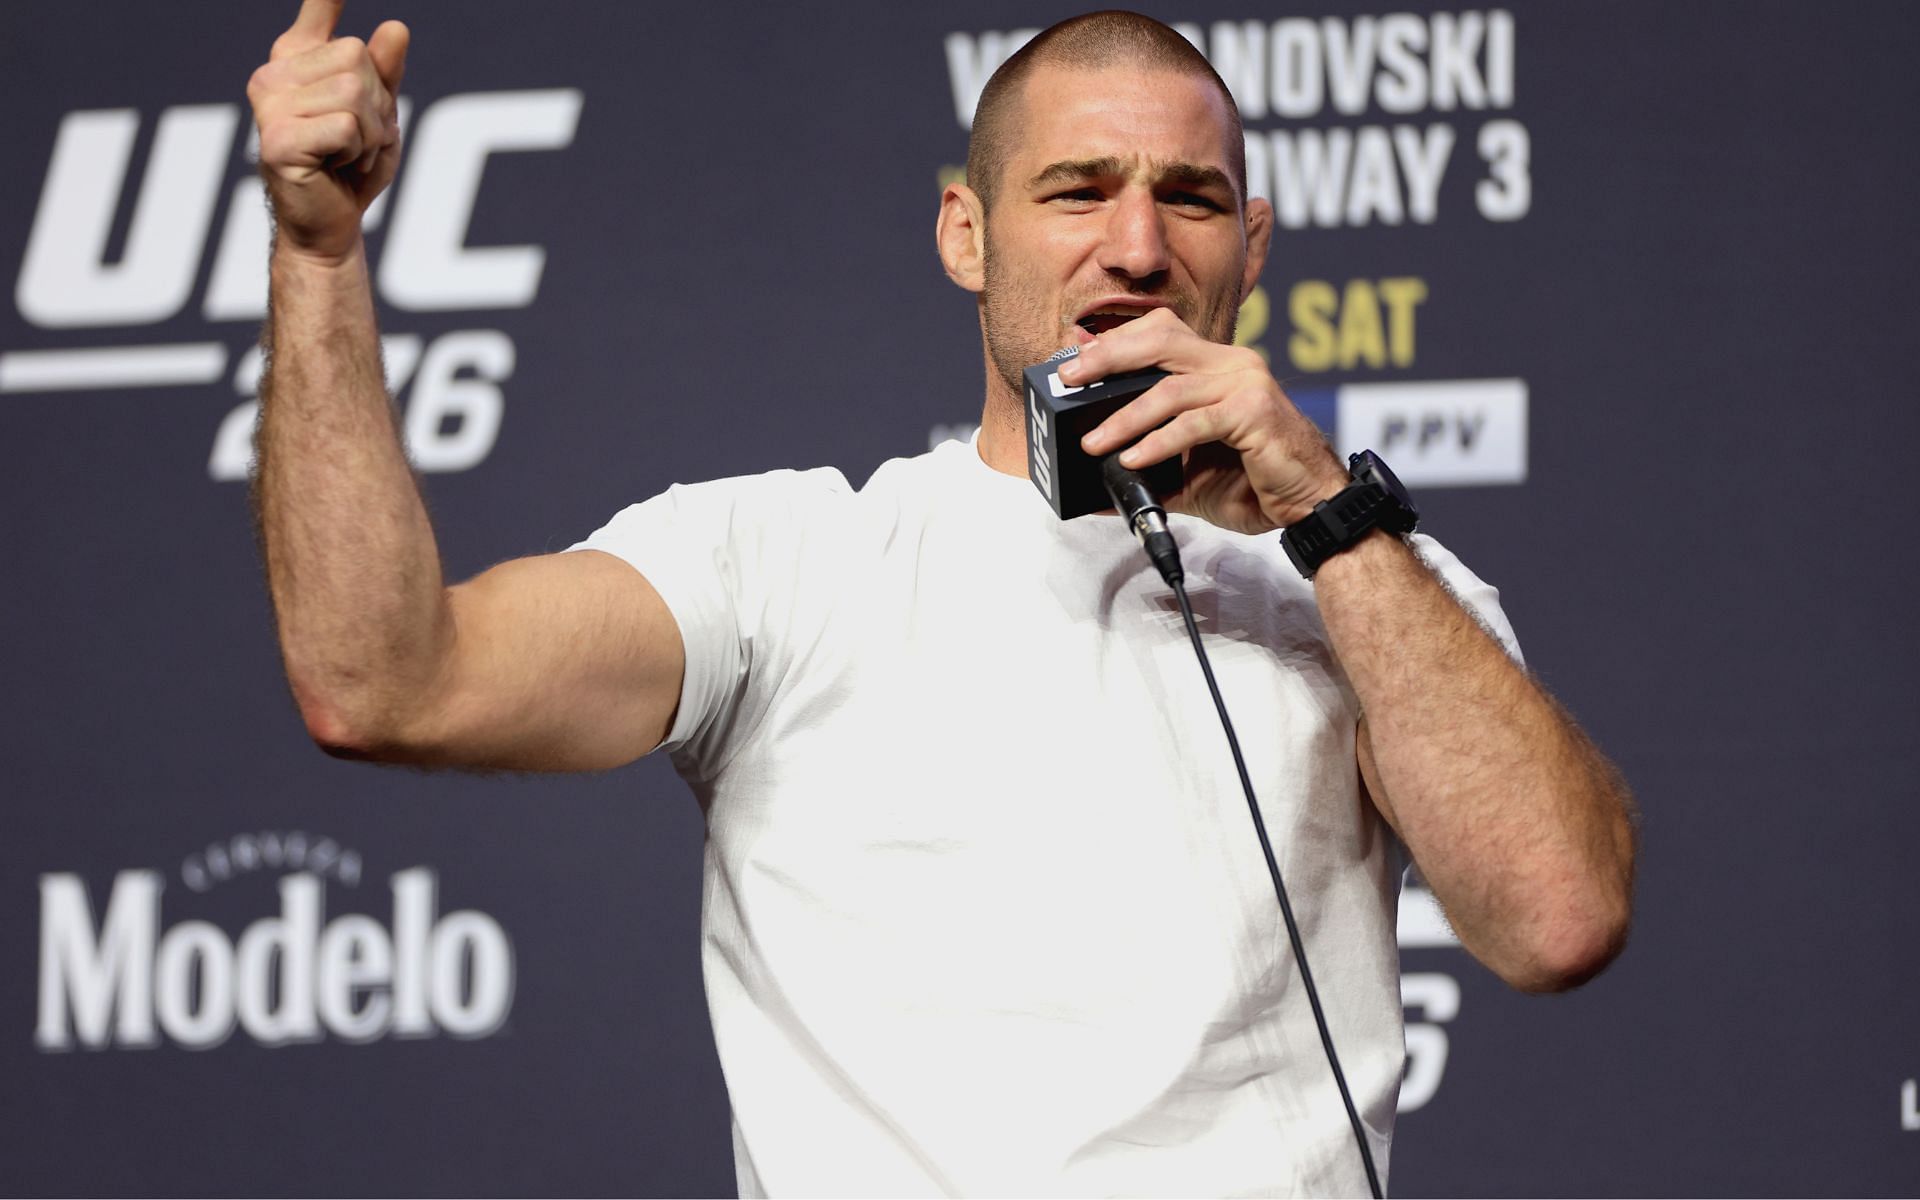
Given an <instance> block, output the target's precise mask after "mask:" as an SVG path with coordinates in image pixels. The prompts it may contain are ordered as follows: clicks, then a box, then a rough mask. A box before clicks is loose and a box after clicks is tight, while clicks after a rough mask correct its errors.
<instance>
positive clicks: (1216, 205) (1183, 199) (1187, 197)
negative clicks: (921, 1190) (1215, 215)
mask: <svg viewBox="0 0 1920 1200" xmlns="http://www.w3.org/2000/svg"><path fill="white" fill-rule="evenodd" d="M1166 202H1167V203H1168V204H1172V205H1175V206H1176V207H1179V208H1202V209H1206V210H1207V211H1208V212H1225V211H1227V210H1226V207H1225V206H1224V205H1222V204H1221V203H1220V202H1219V201H1217V200H1214V199H1213V198H1211V197H1209V196H1202V195H1201V194H1200V193H1198V192H1169V193H1167V196H1166Z"/></svg>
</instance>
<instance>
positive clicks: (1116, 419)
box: [1060, 308, 1347, 533]
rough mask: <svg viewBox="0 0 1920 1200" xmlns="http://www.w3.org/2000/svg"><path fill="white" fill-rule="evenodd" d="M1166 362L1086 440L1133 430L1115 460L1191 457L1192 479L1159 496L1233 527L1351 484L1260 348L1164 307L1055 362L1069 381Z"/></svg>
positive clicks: (1122, 438)
mask: <svg viewBox="0 0 1920 1200" xmlns="http://www.w3.org/2000/svg"><path fill="white" fill-rule="evenodd" d="M1140 367H1160V368H1163V369H1164V370H1168V371H1171V372H1173V374H1172V375H1170V376H1169V377H1167V378H1166V379H1163V380H1161V381H1160V382H1159V383H1157V384H1155V385H1154V386H1153V387H1151V388H1149V389H1148V390H1147V391H1146V392H1145V393H1144V394H1142V395H1141V396H1139V397H1136V398H1135V399H1134V400H1133V401H1132V402H1130V403H1129V404H1127V405H1126V406H1125V407H1123V408H1121V409H1120V410H1119V411H1118V412H1116V413H1114V414H1113V415H1112V416H1110V417H1108V418H1107V419H1106V420H1105V421H1103V422H1102V423H1101V424H1100V426H1099V427H1098V428H1097V429H1095V430H1093V431H1092V432H1091V433H1089V434H1087V436H1086V437H1084V438H1082V439H1081V443H1080V444H1081V446H1082V448H1083V449H1085V450H1086V451H1087V452H1088V453H1090V454H1106V453H1108V452H1110V451H1111V450H1113V448H1114V447H1116V446H1125V445H1127V443H1129V442H1132V441H1133V440H1134V439H1135V438H1138V439H1140V440H1139V444H1138V445H1136V446H1134V447H1133V448H1132V449H1130V450H1128V451H1127V452H1126V453H1125V454H1122V455H1121V456H1120V462H1121V465H1122V466H1127V467H1134V468H1141V467H1148V466H1152V465H1153V464H1154V463H1157V462H1160V461H1161V460H1163V459H1167V458H1172V457H1173V456H1174V455H1176V454H1185V455H1186V456H1187V482H1186V485H1185V486H1184V487H1182V488H1181V489H1180V491H1178V492H1176V493H1175V494H1174V495H1172V496H1163V497H1161V499H1162V500H1163V501H1165V502H1166V505H1167V508H1168V510H1169V511H1174V512H1184V513H1189V514H1191V515H1193V516H1196V517H1200V518H1202V519H1203V520H1207V521H1210V522H1212V523H1213V524H1215V525H1219V526H1221V527H1223V528H1226V529H1232V530H1235V531H1237V532H1240V533H1264V532H1266V531H1267V530H1269V529H1274V528H1276V527H1279V526H1284V525H1291V524H1293V523H1294V522H1295V521H1297V520H1299V519H1300V518H1301V517H1303V516H1305V515H1306V514H1307V513H1309V512H1311V511H1313V506H1314V504H1315V503H1317V502H1318V501H1321V500H1325V499H1326V498H1327V497H1329V496H1331V495H1333V494H1334V493H1335V492H1338V491H1339V490H1340V489H1341V488H1343V487H1345V486H1346V484H1347V472H1346V468H1345V467H1343V466H1342V465H1341V463H1340V460H1339V459H1338V458H1337V457H1336V456H1335V455H1334V453H1333V449H1332V448H1331V447H1330V446H1328V445H1327V440H1326V438H1325V437H1323V436H1322V435H1321V433H1320V431H1319V430H1318V429H1316V428H1314V425H1313V422H1311V421H1309V420H1307V418H1306V417H1304V416H1302V415H1301V414H1300V410H1299V409H1297V408H1295V407H1294V406H1293V402H1292V401H1291V400H1288V399H1287V397H1286V393H1284V392H1282V391H1281V390H1280V384H1279V383H1278V382H1276V381H1275V380H1274V378H1273V375H1272V373H1271V372H1269V371H1268V370H1267V364H1266V362H1265V361H1264V360H1262V359H1261V357H1260V356H1259V355H1258V354H1256V353H1254V352H1253V351H1252V350H1248V349H1246V348H1244V347H1237V346H1223V345H1220V344H1219V343H1217V342H1210V341H1208V340H1207V339H1205V338H1203V337H1201V336H1200V335H1199V334H1197V333H1195V332H1193V330H1191V329H1189V328H1188V327H1187V326H1186V325H1185V324H1183V323H1182V322H1181V320H1180V318H1179V317H1176V316H1175V315H1174V313H1173V310H1172V309H1170V308H1161V309H1155V310H1154V311H1152V312H1150V313H1148V314H1147V315H1146V316H1143V317H1141V318H1139V319H1138V320H1134V321H1129V322H1127V323H1126V324H1124V325H1121V326H1119V327H1118V328H1116V329H1110V330H1108V331H1107V332H1105V333H1103V334H1101V335H1100V336H1099V337H1097V338H1095V339H1094V340H1093V341H1091V342H1089V343H1087V344H1086V345H1084V346H1082V347H1080V354H1079V356H1078V357H1076V358H1071V359H1068V360H1067V361H1066V362H1064V363H1062V364H1061V365H1060V378H1061V380H1062V381H1063V382H1065V383H1084V382H1086V381H1088V380H1092V379H1101V378H1104V377H1106V376H1108V375H1111V374H1114V373H1116V372H1119V371H1131V370H1136V369H1138V368H1140Z"/></svg>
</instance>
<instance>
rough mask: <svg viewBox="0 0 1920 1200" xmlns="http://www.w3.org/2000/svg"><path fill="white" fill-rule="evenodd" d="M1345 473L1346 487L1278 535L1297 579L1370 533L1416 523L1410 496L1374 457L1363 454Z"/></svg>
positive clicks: (1310, 574)
mask: <svg viewBox="0 0 1920 1200" xmlns="http://www.w3.org/2000/svg"><path fill="white" fill-rule="evenodd" d="M1347 473H1348V475H1349V476H1351V477H1352V479H1353V482H1352V483H1351V484H1348V485H1347V486H1346V487H1345V488H1342V489H1341V490H1340V492H1339V493H1338V494H1337V495H1334V496H1330V497H1328V498H1327V499H1325V500H1322V501H1321V502H1320V503H1318V504H1316V505H1314V506H1313V511H1312V512H1311V513H1308V514H1307V515H1306V516H1305V517H1302V518H1301V519H1300V520H1298V521H1296V522H1294V523H1293V524H1292V525H1289V526H1287V527H1286V529H1284V530H1282V531H1281V533H1280V544H1281V545H1282V546H1285V547H1286V548H1287V557H1288V558H1290V559H1292V560H1293V565H1294V567H1295V568H1297V569H1298V570H1299V572H1300V577H1301V578H1302V579H1312V578H1313V573H1314V572H1315V571H1318V570H1319V569H1320V564H1321V563H1324V562H1326V561H1327V560H1328V559H1329V558H1332V557H1333V556H1334V555H1336V554H1338V553H1340V552H1341V551H1342V550H1345V549H1346V548H1347V547H1348V546H1351V545H1353V544H1354V543H1355V542H1357V541H1359V540H1360V539H1361V538H1363V537H1365V536H1366V535H1367V534H1368V533H1370V532H1372V531H1373V530H1375V529H1384V530H1386V531H1387V532H1388V533H1412V532H1413V530H1414V526H1416V525H1418V524H1419V523H1420V514H1419V513H1418V512H1416V511H1415V510H1414V507H1413V498H1412V497H1411V496H1409V495H1407V489H1406V488H1404V487H1402V486H1401V485H1400V480H1399V479H1397V478H1395V477H1394V474H1393V472H1392V471H1391V470H1389V469H1388V467H1387V464H1386V463H1384V462H1381V461H1380V456H1379V455H1378V454H1375V453H1374V452H1373V451H1371V450H1362V451H1361V452H1360V453H1358V454H1356V455H1354V456H1353V457H1352V458H1349V459H1348V460H1347Z"/></svg>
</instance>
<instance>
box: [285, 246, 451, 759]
mask: <svg viewBox="0 0 1920 1200" xmlns="http://www.w3.org/2000/svg"><path fill="white" fill-rule="evenodd" d="M267 342H268V346H267V366H266V371H265V373H264V374H263V376H262V379H261V386H260V399H261V418H260V428H259V435H258V448H259V469H258V472H257V474H256V477H255V484H254V497H255V504H256V509H257V513H258V518H259V522H260V533H261V540H262V544H263V551H264V554H265V557H266V564H267V578H268V584H269V587H270V589H271V591H272V595H273V605H274V613H275V616H276V618H277V620H278V623H279V630H280V645H281V650H282V653H283V654H284V655H285V657H286V665H287V674H288V678H289V679H290V681H291V682H292V686H293V690H294V694H295V698H296V700H297V701H298V702H299V704H300V709H301V713H302V715H303V716H304V717H305V718H306V720H307V725H308V728H309V730H310V731H311V732H312V733H313V734H314V736H315V737H316V738H317V739H318V740H319V741H321V742H322V743H323V744H325V745H328V746H330V747H337V748H345V749H351V748H353V747H354V746H356V745H357V744H359V743H362V742H364V741H366V740H367V739H368V737H369V736H370V733H371V732H372V731H373V729H374V728H375V727H377V726H378V725H379V724H380V723H381V722H382V721H384V720H385V719H386V717H387V716H388V715H389V714H390V713H391V712H393V711H394V710H395V708H396V706H397V705H398V703H399V702H400V701H401V700H402V699H403V698H404V696H405V695H406V694H408V693H410V692H413V691H415V690H416V689H420V688H424V687H425V686H426V685H427V684H428V683H429V682H430V681H431V680H430V677H431V673H432V671H433V669H434V668H433V663H434V662H435V661H436V656H435V655H434V653H433V649H434V647H436V646H437V645H438V644H439V643H440V641H441V640H442V639H443V638H444V637H446V636H447V630H446V619H445V611H446V609H445V600H444V593H443V589H442V580H441V574H440V560H439V553H438V550H437V548H436V546H435V544H434V539H433V530H432V527H431V525H430V524H429V522H428V519H427V514H426V509H425V507H424V505H423V504H422V503H421V500H420V493H419V488H418V486H417V484H416V482H415V480H414V476H413V471H412V468H411V467H410V466H409V465H408V463H407V460H406V455H405V452H404V450H403V449H402V446H401V443H400V438H399V434H398V430H397V428H396V425H395V420H394V413H393V406H392V403H391V401H390V400H389V398H388V395H387V390H386V384H385V381H384V379H383V378H382V374H381V366H380V342H379V332H378V328H377V326H376V324H375V320H374V310H373V295H372V288H371V285H370V283H369V281H368V276H367V265H366V259H365V254H364V250H363V249H362V248H361V247H359V246H358V245H356V246H355V248H354V249H353V251H352V252H351V253H349V254H347V255H344V256H342V257H341V258H340V259H339V260H332V259H319V258H312V257H303V256H299V255H294V254H289V253H286V252H284V251H283V252H277V253H276V254H275V255H274V258H273V264H272V300H271V306H270V316H269V317H268V326H267Z"/></svg>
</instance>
